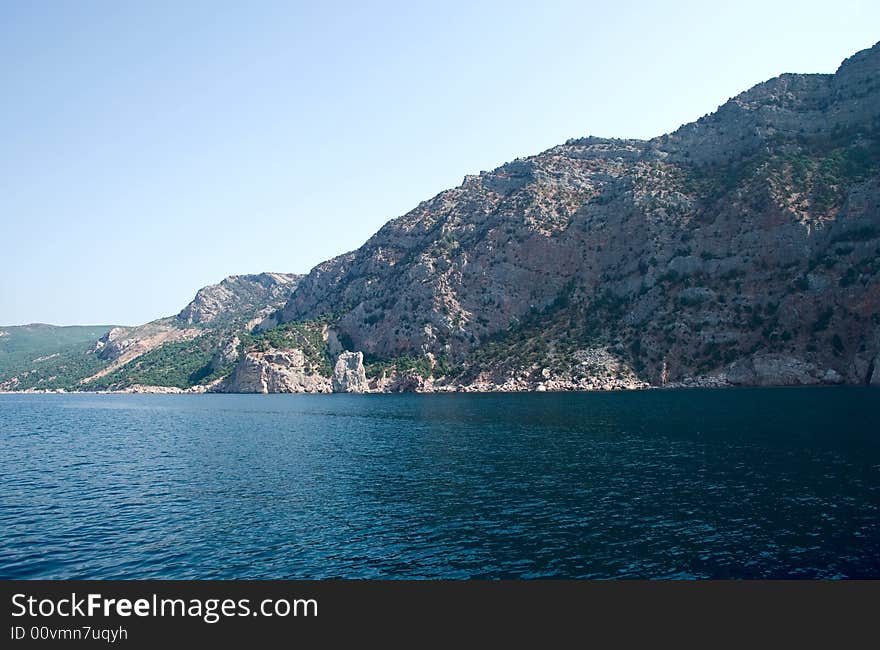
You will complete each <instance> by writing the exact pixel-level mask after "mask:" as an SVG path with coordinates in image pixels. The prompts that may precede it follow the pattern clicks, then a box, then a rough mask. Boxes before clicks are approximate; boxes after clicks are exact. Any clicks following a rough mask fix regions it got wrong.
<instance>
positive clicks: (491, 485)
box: [0, 388, 880, 578]
mask: <svg viewBox="0 0 880 650" xmlns="http://www.w3.org/2000/svg"><path fill="white" fill-rule="evenodd" d="M878 405H880V391H878V390H875V389H869V388H786V389H740V390H680V391H644V392H626V393H588V394H523V395H491V394H490V395H474V394H468V395H329V396H327V395H317V396H309V395H130V396H129V395H0V577H2V578H326V577H343V578H689V577H711V578H728V577H736V578H758V577H767V578H771V577H772V578H792V577H794V578H797V577H805V578H806V577H809V578H839V577H880V427H878V425H877V415H878V408H877V407H878Z"/></svg>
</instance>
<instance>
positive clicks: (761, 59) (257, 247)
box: [0, 0, 880, 325]
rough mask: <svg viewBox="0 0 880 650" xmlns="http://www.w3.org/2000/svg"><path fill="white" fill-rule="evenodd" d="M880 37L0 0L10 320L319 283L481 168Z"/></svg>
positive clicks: (570, 8) (644, 123) (622, 128)
mask: <svg viewBox="0 0 880 650" xmlns="http://www.w3.org/2000/svg"><path fill="white" fill-rule="evenodd" d="M878 39H880V3H877V2H876V1H864V2H853V1H847V0H839V1H837V2H827V1H825V2H813V1H810V0H802V1H800V2H767V1H766V0H765V1H761V2H752V1H740V2H736V3H733V2H731V3H712V8H711V10H708V9H707V6H706V4H705V3H703V2H643V3H637V2H626V1H619V2H614V3H610V2H586V1H581V2H552V1H548V2H546V3H545V2H523V3H517V2H510V1H508V2H460V3H459V2H453V1H451V0H447V1H445V2H436V3H424V5H423V3H417V2H399V3H372V2H351V3H342V2H326V3H317V2H309V3H296V2H293V1H292V0H291V1H287V2H259V1H254V2H219V1H212V2H194V1H190V0H185V1H177V0H175V1H173V2H161V1H158V0H150V1H149V2H147V1H142V2H120V1H113V2H88V1H72V0H71V1H55V2H48V1H32V0H21V1H19V2H16V1H13V0H3V1H0V83H2V101H0V237H2V246H0V250H2V274H0V324H5V325H10V324H18V323H27V322H50V323H57V324H84V323H102V324H103V323H114V324H137V323H141V322H145V321H148V320H152V319H153V318H156V317H159V316H164V315H168V314H172V313H175V312H176V311H177V310H179V309H180V308H181V307H182V306H183V305H184V304H186V302H187V301H188V300H190V299H191V297H192V295H193V294H194V293H195V291H196V289H198V288H199V287H200V286H202V285H205V284H210V283H213V282H217V281H219V280H220V279H221V278H223V277H224V276H226V275H230V274H236V273H255V272H259V271H288V272H306V271H308V270H309V269H310V268H311V267H312V266H314V265H315V264H317V263H318V262H321V261H322V260H324V259H327V258H329V257H332V256H334V255H337V254H339V253H342V252H344V251H347V250H351V249H353V248H356V247H357V246H359V245H360V244H362V243H363V242H364V241H365V240H366V239H367V238H368V237H369V236H370V235H371V234H372V233H373V232H375V231H376V230H377V229H378V228H379V227H380V226H381V225H382V224H383V223H384V222H385V221H387V220H388V219H391V218H393V217H395V216H398V215H400V214H403V213H405V212H406V211H408V210H409V209H411V208H413V207H414V206H415V205H417V204H418V203H419V201H421V200H424V199H427V198H429V197H431V196H433V195H434V194H436V193H437V192H439V191H441V190H443V189H445V188H447V187H451V186H455V185H458V184H459V183H460V182H461V180H462V177H463V176H464V175H465V174H468V173H475V172H479V171H480V170H482V169H492V168H494V167H496V166H498V165H499V164H502V163H504V162H506V161H508V160H511V159H513V158H516V157H517V156H524V155H529V154H533V153H537V152H539V151H541V150H543V149H546V148H548V147H550V146H553V145H554V144H557V143H560V142H562V141H564V140H566V139H567V138H570V137H576V136H583V135H588V134H593V135H603V136H618V137H652V136H654V135H659V134H661V133H664V132H667V131H670V130H673V129H675V128H676V127H677V126H678V125H680V124H682V123H684V122H688V121H691V120H693V119H696V118H697V117H699V116H701V115H703V114H704V113H708V112H710V111H712V110H714V109H715V108H716V107H717V106H718V105H719V104H720V103H722V102H724V101H725V100H727V99H728V98H729V97H731V96H733V95H735V94H736V93H738V92H740V91H742V90H745V89H746V88H748V87H750V86H751V85H753V84H755V83H757V82H760V81H763V80H765V79H767V78H770V77H773V76H775V75H777V74H779V73H782V72H833V71H834V70H835V69H836V68H837V65H838V64H839V63H840V61H841V60H842V59H843V58H845V57H846V56H848V55H850V54H852V53H853V52H855V51H857V50H860V49H863V48H866V47H869V46H871V45H872V44H873V43H874V42H875V41H877V40H878Z"/></svg>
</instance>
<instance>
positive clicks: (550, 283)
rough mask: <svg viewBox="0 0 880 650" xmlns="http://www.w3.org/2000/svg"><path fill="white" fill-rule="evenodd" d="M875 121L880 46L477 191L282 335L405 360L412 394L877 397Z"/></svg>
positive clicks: (399, 222) (879, 307) (306, 292)
mask: <svg viewBox="0 0 880 650" xmlns="http://www.w3.org/2000/svg"><path fill="white" fill-rule="evenodd" d="M878 127H880V45H878V46H875V47H873V48H871V49H869V50H866V51H863V52H859V53H857V54H856V55H854V56H852V57H850V58H849V59H847V60H846V61H844V62H843V64H842V65H841V66H840V68H839V69H838V71H837V72H836V74H833V75H819V74H815V75H800V74H785V75H782V76H780V77H777V78H775V79H772V80H770V81H767V82H765V83H762V84H759V85H758V86H755V87H754V88H752V89H751V90H748V91H746V92H744V93H742V94H740V95H738V96H736V97H734V98H733V99H731V100H730V101H728V102H727V103H725V104H724V105H723V106H721V107H720V108H719V109H718V110H717V111H716V112H715V113H713V114H711V115H708V116H706V117H704V118H702V119H700V120H698V121H697V122H695V123H692V124H688V125H685V126H683V127H681V128H680V129H678V130H677V131H676V132H674V133H672V134H669V135H664V136H660V137H657V138H654V139H652V140H648V141H640V140H610V139H602V138H592V137H590V138H582V139H574V140H570V141H568V142H566V143H565V144H563V145H560V146H557V147H554V148H552V149H550V150H548V151H545V152H543V153H541V154H539V155H536V156H532V157H529V158H524V159H518V160H516V161H514V162H511V163H508V164H506V165H502V166H501V167H499V168H498V169H495V170H494V171H491V172H482V173H480V174H479V175H474V176H468V177H466V178H465V179H464V182H463V183H462V184H461V185H460V186H459V187H456V188H454V189H450V190H447V191H445V192H441V193H440V194H438V195H437V196H435V197H434V198H432V199H430V200H428V201H425V202H423V203H422V204H420V205H419V206H418V207H416V208H415V209H414V210H413V211H411V212H409V213H408V214H406V215H404V216H402V217H400V218H398V219H395V220H393V221H391V222H389V223H388V224H386V225H385V226H384V227H383V228H382V229H381V230H380V231H379V232H378V233H376V235H374V236H373V237H372V238H371V239H370V240H369V241H368V242H367V243H366V244H364V246H362V247H361V248H359V249H358V250H356V251H354V252H351V253H347V254H345V255H341V256H339V257H337V258H335V259H332V260H330V261H328V262H325V263H323V264H321V265H319V266H318V267H316V268H315V269H314V270H312V272H311V273H309V275H308V276H307V277H306V278H304V279H303V281H302V282H301V283H300V286H299V287H298V289H297V291H296V292H294V294H293V295H292V297H291V299H290V301H289V302H288V303H287V304H286V305H285V306H284V308H283V309H282V310H281V312H280V314H279V317H278V320H279V321H280V322H288V323H303V322H310V321H314V320H316V319H325V320H326V321H327V322H329V323H330V325H331V328H332V330H333V332H334V334H335V335H336V337H337V338H338V339H339V340H340V341H342V342H343V344H344V347H346V348H347V349H349V350H357V351H362V352H364V353H365V355H366V358H367V362H368V363H367V368H368V370H369V369H370V367H371V364H373V365H374V366H375V367H376V368H379V367H383V368H385V369H387V368H388V367H393V368H398V366H399V364H397V362H396V360H399V359H407V364H408V365H409V366H411V367H410V368H409V370H407V371H406V373H408V374H409V375H410V379H411V382H410V383H411V384H412V387H414V388H416V389H437V388H438V387H464V388H495V389H498V388H502V389H523V388H533V389H539V390H540V389H553V388H590V387H614V386H641V385H664V384H676V383H685V384H687V383H701V384H719V385H725V384H790V383H820V382H831V383H837V382H847V383H866V382H870V381H872V380H873V381H875V382H876V381H880V370H878V367H880V360H878V358H877V357H878V352H880V130H878ZM413 359H415V360H416V361H413ZM398 374H400V373H398ZM412 375H417V377H416V376H412Z"/></svg>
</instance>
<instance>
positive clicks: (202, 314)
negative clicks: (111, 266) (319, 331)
mask: <svg viewBox="0 0 880 650" xmlns="http://www.w3.org/2000/svg"><path fill="white" fill-rule="evenodd" d="M301 277H302V276H299V275H292V274H284V273H261V274H258V275H233V276H230V277H228V278H226V279H224V280H223V281H221V282H220V283H219V284H215V285H210V286H207V287H204V288H202V289H200V290H199V291H198V292H197V293H196V296H195V298H194V299H193V300H192V302H190V303H189V304H188V305H187V306H186V307H184V308H183V309H182V310H181V311H180V313H178V314H177V315H176V316H171V317H167V318H161V319H159V320H155V321H152V322H150V323H146V324H144V325H140V326H137V327H112V328H111V327H103V328H74V329H76V330H77V333H78V336H79V338H77V339H76V340H73V338H72V336H68V337H67V338H66V339H63V340H62V339H60V338H59V337H58V336H57V335H56V338H58V344H57V345H56V348H57V349H53V350H52V352H54V356H52V357H48V352H47V351H48V350H49V348H48V347H46V346H43V348H41V350H43V352H42V353H41V356H43V357H46V358H43V359H36V360H34V359H32V358H29V359H28V360H27V361H26V362H25V361H24V359H23V360H22V361H23V363H20V364H18V365H16V366H13V365H11V364H5V365H4V364H2V361H0V390H26V389H49V390H52V389H66V390H71V389H75V390H107V389H113V390H120V389H132V388H133V387H140V386H160V387H166V388H172V389H174V388H176V389H183V388H189V387H192V386H200V387H202V388H204V386H205V385H207V384H210V383H211V382H212V381H215V380H217V379H219V378H221V377H223V376H225V374H227V373H228V372H229V371H230V370H231V367H232V364H234V362H235V360H236V359H237V354H238V345H239V340H238V338H237V336H238V334H245V333H246V332H248V331H249V330H250V329H252V328H253V327H254V326H256V325H257V324H259V323H260V322H262V320H263V319H264V318H266V317H267V316H268V315H270V314H272V313H273V312H274V311H276V310H277V309H278V308H279V307H281V306H282V305H284V303H285V302H286V301H287V299H288V298H289V297H290V295H291V293H292V291H293V290H294V289H295V288H296V285H297V282H298V281H299V279H300V278H301ZM26 327H34V326H26ZM39 327H43V328H50V330H49V331H51V332H56V331H59V330H68V329H71V328H53V327H52V326H39ZM23 329H25V328H3V330H2V331H6V330H9V331H13V330H23ZM0 336H2V334H0ZM45 336H46V335H44V337H45ZM19 338H21V335H19ZM3 341H4V339H3V338H0V350H2V346H3ZM68 343H69V344H68ZM0 354H2V352H0ZM29 356H30V357H34V356H35V353H30V354H29ZM0 359H2V357H0Z"/></svg>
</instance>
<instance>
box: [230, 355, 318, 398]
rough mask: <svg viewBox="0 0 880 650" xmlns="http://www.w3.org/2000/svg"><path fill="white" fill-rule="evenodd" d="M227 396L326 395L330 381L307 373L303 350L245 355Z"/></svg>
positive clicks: (232, 377) (235, 371) (233, 376)
mask: <svg viewBox="0 0 880 650" xmlns="http://www.w3.org/2000/svg"><path fill="white" fill-rule="evenodd" d="M216 390H217V391H218V392H226V393H329V392H330V391H331V386H330V380H329V379H327V378H326V377H321V376H320V375H315V374H312V373H310V372H309V371H308V370H307V369H306V364H305V359H304V356H303V352H302V350H272V351H269V352H248V353H247V354H245V355H244V358H242V359H241V361H239V363H238V365H237V366H236V367H235V370H234V371H233V373H232V375H231V376H230V377H229V379H228V380H226V381H225V382H223V383H222V384H220V385H218V387H217V388H216Z"/></svg>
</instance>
